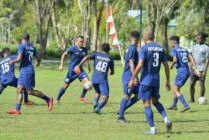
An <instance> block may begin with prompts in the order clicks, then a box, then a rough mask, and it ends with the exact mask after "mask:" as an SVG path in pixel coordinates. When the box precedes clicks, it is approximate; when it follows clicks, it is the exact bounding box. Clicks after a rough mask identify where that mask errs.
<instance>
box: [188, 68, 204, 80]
mask: <svg viewBox="0 0 209 140" xmlns="http://www.w3.org/2000/svg"><path fill="white" fill-rule="evenodd" d="M202 73H203V71H200V77H199V76H197V75H196V74H195V72H194V69H191V70H190V80H191V81H194V82H195V81H201V82H205V78H204V77H202Z"/></svg>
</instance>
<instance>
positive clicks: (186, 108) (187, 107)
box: [181, 106, 190, 113]
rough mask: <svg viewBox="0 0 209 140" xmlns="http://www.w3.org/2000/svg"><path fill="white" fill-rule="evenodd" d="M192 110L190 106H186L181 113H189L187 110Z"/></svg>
mask: <svg viewBox="0 0 209 140" xmlns="http://www.w3.org/2000/svg"><path fill="white" fill-rule="evenodd" d="M189 109H190V107H189V106H186V107H184V108H183V109H182V110H181V113H183V112H185V111H187V110H189Z"/></svg>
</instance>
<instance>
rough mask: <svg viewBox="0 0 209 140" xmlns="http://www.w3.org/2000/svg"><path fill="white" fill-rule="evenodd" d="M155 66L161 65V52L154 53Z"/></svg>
mask: <svg viewBox="0 0 209 140" xmlns="http://www.w3.org/2000/svg"><path fill="white" fill-rule="evenodd" d="M153 58H154V59H153V67H158V66H159V53H153Z"/></svg>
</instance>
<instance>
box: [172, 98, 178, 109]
mask: <svg viewBox="0 0 209 140" xmlns="http://www.w3.org/2000/svg"><path fill="white" fill-rule="evenodd" d="M177 102H178V98H175V97H174V98H173V105H172V106H173V107H176V105H177Z"/></svg>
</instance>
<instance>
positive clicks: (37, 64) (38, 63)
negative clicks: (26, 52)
mask: <svg viewBox="0 0 209 140" xmlns="http://www.w3.org/2000/svg"><path fill="white" fill-rule="evenodd" d="M35 57H36V59H37V62H36V66H39V65H40V63H41V57H40V55H38V54H37V55H35Z"/></svg>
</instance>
